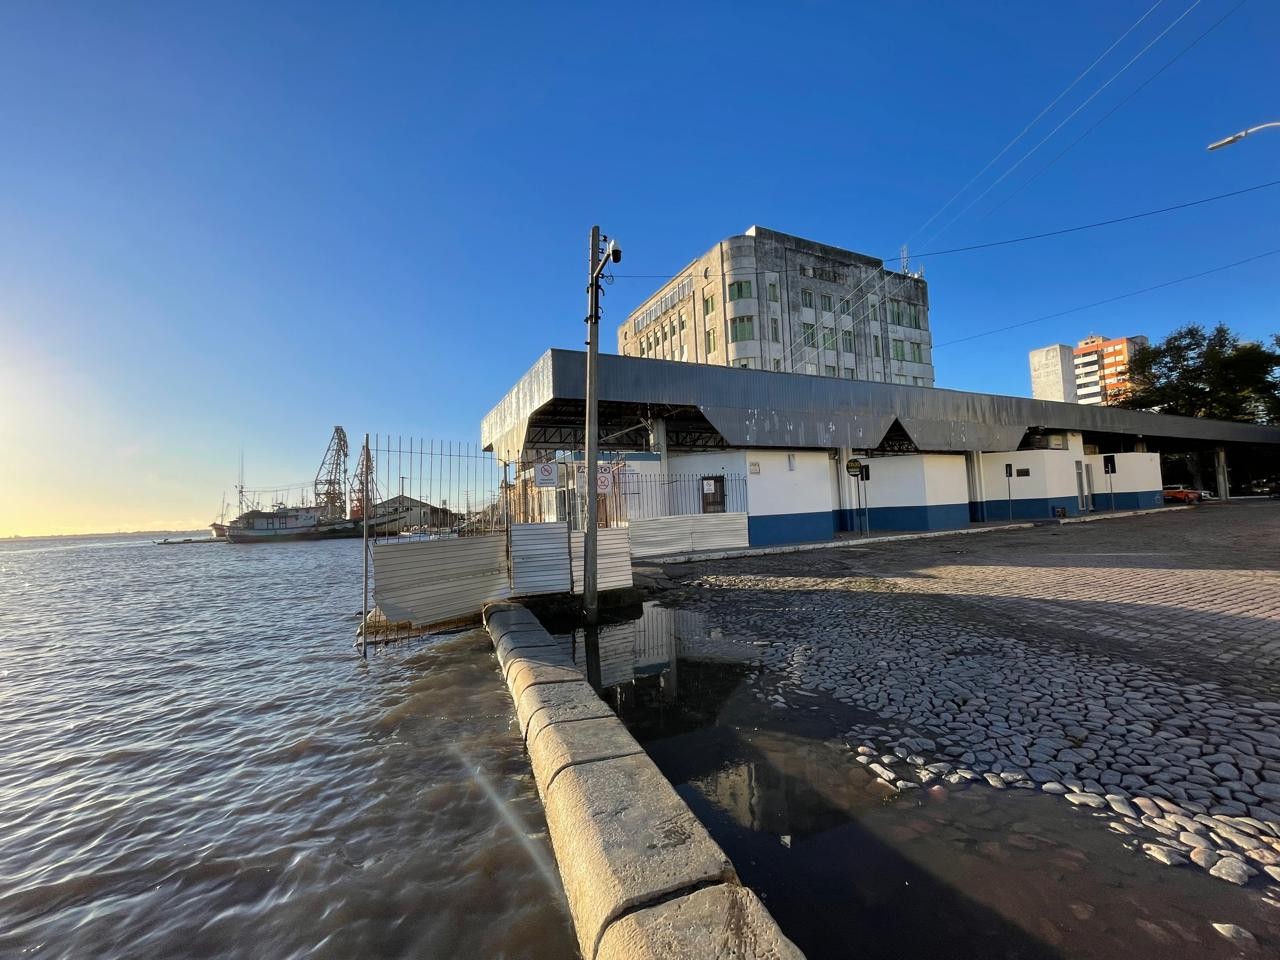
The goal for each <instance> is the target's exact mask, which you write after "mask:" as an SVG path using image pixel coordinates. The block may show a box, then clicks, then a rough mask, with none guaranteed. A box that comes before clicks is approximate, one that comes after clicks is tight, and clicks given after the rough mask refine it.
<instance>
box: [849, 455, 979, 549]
mask: <svg viewBox="0 0 1280 960" xmlns="http://www.w3.org/2000/svg"><path fill="white" fill-rule="evenodd" d="M845 459H847V456H846V458H845ZM859 459H860V460H861V462H862V463H864V464H866V466H867V473H868V478H867V480H865V481H863V482H859V481H857V480H854V479H852V478H850V477H848V476H847V474H846V473H845V470H844V460H841V462H840V463H839V464H838V467H839V472H840V484H841V488H842V493H843V497H842V505H841V511H840V529H842V530H868V531H881V532H885V531H894V530H955V529H958V528H960V527H964V526H967V525H968V523H969V487H968V481H967V479H966V477H965V461H964V457H963V456H955V455H948V454H915V455H912V456H901V457H875V458H870V459H868V458H866V457H861V458H859Z"/></svg>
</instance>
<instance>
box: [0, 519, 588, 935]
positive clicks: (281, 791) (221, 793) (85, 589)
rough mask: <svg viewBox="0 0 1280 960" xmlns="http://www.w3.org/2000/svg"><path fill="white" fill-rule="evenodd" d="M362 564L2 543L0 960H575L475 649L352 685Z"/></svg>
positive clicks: (375, 665) (425, 657) (441, 647)
mask: <svg viewBox="0 0 1280 960" xmlns="http://www.w3.org/2000/svg"><path fill="white" fill-rule="evenodd" d="M359 568H360V545H359V543H358V542H356V541H334V542H328V543H296V544H290V543H286V544H275V545H254V546H246V547H235V546H229V545H218V546H199V547H158V546H154V545H153V544H152V543H151V542H150V541H145V540H140V539H139V538H136V537H135V538H127V537H117V538H101V539H95V540H87V539H83V540H47V541H33V540H26V541H17V542H14V543H9V544H4V545H2V546H0V625H2V629H0V636H3V639H4V644H3V646H2V647H0V751H2V755H3V758H4V764H3V768H2V769H0V822H2V823H3V824H4V832H3V834H2V835H0V836H2V839H0V955H4V956H39V957H46V956H47V957H69V958H70V957H74V958H83V957H105V958H125V957H129V958H132V957H139V956H147V957H177V956H182V957H273V958H283V957H353V956H360V957H388V958H390V957H436V956H440V957H449V956H455V957H486V958H488V957H507V958H515V957H522V958H538V960H542V958H546V960H551V958H556V960H559V958H564V957H572V956H574V955H575V947H574V940H573V935H572V929H571V925H570V922H569V919H568V914H567V910H566V908H565V906H564V901H563V895H562V893H561V892H560V889H559V879H558V875H557V873H556V869H555V862H554V859H553V857H552V855H551V851H550V846H549V844H548V842H547V840H546V837H545V824H544V822H543V819H542V810H541V806H540V804H539V802H538V799H537V796H536V794H535V792H534V787H533V782H532V778H531V776H530V774H529V767H528V762H527V759H526V757H525V754H524V750H523V746H522V744H521V742H520V738H519V736H518V735H517V734H516V733H515V732H514V728H513V727H512V725H511V719H510V718H511V702H510V698H509V696H508V694H507V691H506V688H505V686H504V685H503V683H502V680H501V677H500V676H499V674H498V673H497V671H496V667H495V664H494V661H493V658H492V654H491V649H490V644H489V640H488V637H487V635H485V634H484V633H483V632H481V631H471V632H467V633H462V634H456V635H453V636H450V637H444V638H439V639H435V640H432V641H415V642H410V643H402V644H399V645H396V646H393V647H391V648H388V649H387V650H386V651H383V652H374V651H371V653H370V659H369V662H368V664H367V665H365V664H362V662H361V661H360V659H359V657H358V655H357V654H356V652H355V651H354V650H353V648H352V646H351V641H352V638H353V635H354V628H355V625H356V623H357V622H358V619H359V603H360V596H359V580H358V576H359Z"/></svg>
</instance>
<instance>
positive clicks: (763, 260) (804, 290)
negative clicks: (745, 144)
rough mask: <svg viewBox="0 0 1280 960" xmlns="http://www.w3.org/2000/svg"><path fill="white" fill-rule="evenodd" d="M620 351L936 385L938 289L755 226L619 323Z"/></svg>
mask: <svg viewBox="0 0 1280 960" xmlns="http://www.w3.org/2000/svg"><path fill="white" fill-rule="evenodd" d="M618 352H619V353H620V354H622V355H623V356H629V357H654V358H658V359H665V360H684V361H687V362H690V363H710V364H716V365H718V366H732V367H748V368H753V369H759V370H773V371H778V372H783V373H807V374H812V375H815V376H827V377H844V378H848V379H853V380H881V381H884V382H886V383H900V384H909V385H914V386H920V387H931V386H933V381H934V376H933V356H932V353H933V351H932V339H931V337H930V333H929V292H928V287H927V285H926V284H925V281H924V278H923V277H922V276H920V275H918V274H909V273H900V272H897V271H893V270H890V269H888V268H886V267H885V264H884V261H882V260H879V259H877V258H875V257H868V256H865V255H863V254H860V253H854V252H852V251H850V250H842V249H841V248H839V247H833V246H829V245H827V244H824V243H815V242H814V241H812V240H804V239H802V238H800V237H793V236H791V235H789V234H785V233H778V232H776V231H773V230H766V229H765V228H764V227H758V226H753V227H750V228H748V229H747V231H746V232H745V233H744V234H742V235H740V236H736V237H729V238H727V239H725V240H721V241H720V242H719V243H717V244H716V245H715V246H714V247H712V248H711V249H710V250H708V251H707V252H706V253H704V254H703V255H702V256H700V257H698V258H697V259H696V260H694V261H693V262H692V263H690V264H689V265H688V266H686V267H685V268H684V269H683V270H681V271H679V272H678V273H677V274H676V275H675V276H674V277H672V278H671V280H669V281H667V283H665V284H663V286H662V287H660V288H659V289H658V290H657V291H656V292H655V293H654V294H653V295H652V296H651V297H649V298H648V299H646V300H645V301H644V303H642V304H640V306H639V307H638V308H636V310H635V311H633V312H632V314H631V315H630V316H629V317H627V320H626V322H625V323H623V324H622V325H621V326H620V327H619V328H618Z"/></svg>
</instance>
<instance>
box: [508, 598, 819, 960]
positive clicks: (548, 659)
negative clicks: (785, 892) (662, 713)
mask: <svg viewBox="0 0 1280 960" xmlns="http://www.w3.org/2000/svg"><path fill="white" fill-rule="evenodd" d="M484 619H485V625H486V627H487V628H488V631H489V636H490V638H491V639H492V640H493V644H494V651H495V653H496V655H497V658H498V666H499V668H500V669H501V671H502V676H503V679H504V680H505V681H506V683H507V688H508V689H509V690H510V692H511V698H512V701H513V702H514V704H515V713H516V722H517V724H518V725H519V728H520V732H521V734H522V735H523V736H524V741H525V747H526V749H527V750H528V752H529V763H530V766H531V767H532V768H533V777H534V782H535V783H536V785H537V787H538V795H539V797H541V799H542V805H543V808H544V809H545V811H546V815H547V830H548V832H549V833H550V835H551V845H552V848H553V849H554V850H555V855H556V861H557V863H558V865H559V868H560V877H561V879H562V880H563V882H564V891H565V897H566V899H567V900H568V902H569V913H570V915H571V916H572V918H573V925H574V929H575V930H576V932H577V935H578V945H579V948H580V949H581V952H582V956H583V957H585V958H590V960H688V958H695V957H741V958H744V960H747V958H761V960H762V958H766V957H767V958H770V960H804V956H803V954H801V952H800V951H799V950H798V949H797V948H796V946H795V945H794V944H793V943H791V941H790V940H788V939H787V938H786V937H785V936H783V934H782V931H781V930H779V929H778V925H777V924H776V923H775V922H774V920H773V918H772V917H771V916H770V915H769V912H768V910H766V909H765V907H764V905H763V904H762V903H761V902H760V899H759V898H758V897H756V895H755V894H754V893H752V892H751V891H750V890H749V889H747V888H746V887H744V886H742V883H741V881H740V880H739V879H738V875H737V872H736V871H735V870H734V869H733V864H731V863H730V862H729V858H728V857H726V856H725V854H724V851H723V850H721V849H720V847H719V846H718V845H717V844H716V842H715V841H714V840H712V839H711V837H710V835H708V833H707V831H706V828H705V827H703V825H702V824H701V823H700V822H699V821H698V818H697V817H696V816H694V814H693V812H692V811H691V810H690V809H689V807H688V805H687V804H685V802H684V801H683V800H681V799H680V796H679V795H678V794H677V793H676V792H675V790H673V789H672V787H671V784H670V783H668V782H667V780H666V779H665V778H664V777H663V776H662V774H661V772H660V771H659V770H658V768H657V767H656V766H654V764H653V761H652V760H650V759H649V758H648V756H646V755H645V753H644V750H643V749H642V748H641V747H640V745H639V744H638V743H637V742H636V740H635V738H634V737H632V736H631V734H630V733H629V732H628V731H627V729H626V727H624V726H623V725H622V722H621V721H619V720H618V718H617V717H616V716H614V714H613V712H612V711H611V710H610V709H609V707H608V706H607V705H606V704H605V703H604V701H602V700H601V699H600V698H599V697H598V696H596V693H595V691H594V690H592V689H591V687H590V685H589V684H588V683H587V681H586V679H585V678H584V677H583V675H582V673H580V672H579V670H578V668H577V667H576V666H575V665H574V663H573V661H572V660H571V659H570V657H569V655H568V654H567V653H566V652H565V651H564V650H563V649H562V648H561V647H560V646H559V645H558V644H557V643H556V642H555V641H554V640H553V639H552V638H551V636H550V635H549V634H548V633H547V631H546V630H544V629H543V628H542V625H541V624H539V623H538V621H537V620H536V619H535V618H534V617H533V616H532V615H531V614H530V613H529V611H528V610H526V609H524V608H523V607H521V606H519V605H518V604H512V603H500V604H493V605H491V606H489V607H487V608H485V611H484Z"/></svg>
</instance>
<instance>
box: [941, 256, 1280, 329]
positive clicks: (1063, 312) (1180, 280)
mask: <svg viewBox="0 0 1280 960" xmlns="http://www.w3.org/2000/svg"><path fill="white" fill-rule="evenodd" d="M1276 254H1280V248H1277V249H1275V250H1267V251H1265V252H1263V253H1258V254H1254V255H1253V256H1252V257H1245V258H1244V259H1243V260H1236V261H1235V262H1234V263H1224V264H1223V265H1222V266H1219V267H1211V268H1210V269H1208V270H1202V271H1200V272H1199V273H1192V274H1188V275H1187V276H1185V277H1177V278H1176V279H1173V280H1165V281H1164V282H1163V283H1155V284H1152V285H1151V286H1149V287H1142V288H1141V289H1139V290H1131V291H1130V292H1128V293H1121V294H1118V295H1116V296H1114V297H1107V298H1105V299H1103V300H1095V301H1093V303H1085V304H1081V305H1080V306H1078V307H1071V308H1070V309H1068V310H1059V311H1058V312H1057V313H1047V314H1045V315H1044V316H1042V317H1035V318H1033V319H1031V320H1023V321H1021V322H1020V323H1010V324H1006V325H1005V326H1003V327H993V328H991V329H990V330H984V331H982V332H981V333H974V334H970V335H969V336H967V337H957V338H956V339H955V340H947V341H946V342H944V343H935V344H934V345H933V349H935V350H937V349H938V348H939V347H950V346H954V345H955V344H957V343H966V342H967V341H969V340H977V339H979V338H980V337H989V336H991V335H992V334H996V333H1004V332H1005V331H1006V330H1016V329H1018V328H1019V327H1029V326H1031V324H1033V323H1041V322H1043V321H1045V320H1055V319H1057V318H1058V317H1065V316H1067V315H1069V314H1072V313H1080V312H1081V311H1082V310H1091V309H1093V308H1094V307H1101V306H1104V305H1105V304H1108V303H1116V302H1117V301H1119V300H1128V299H1130V298H1132V297H1137V296H1140V295H1141V294H1144V293H1150V292H1151V291H1153V290H1162V289H1164V288H1165V287H1172V286H1175V285H1176V284H1179V283H1186V282H1187V281H1189V280H1198V279H1199V278H1200V277H1207V276H1209V275H1210V274H1214V273H1221V272H1222V271H1224V270H1230V269H1232V268H1233V267H1241V266H1244V265H1245V264H1246V263H1253V262H1254V261H1255V260H1261V259H1263V258H1264V257H1274V256H1275V255H1276Z"/></svg>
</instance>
